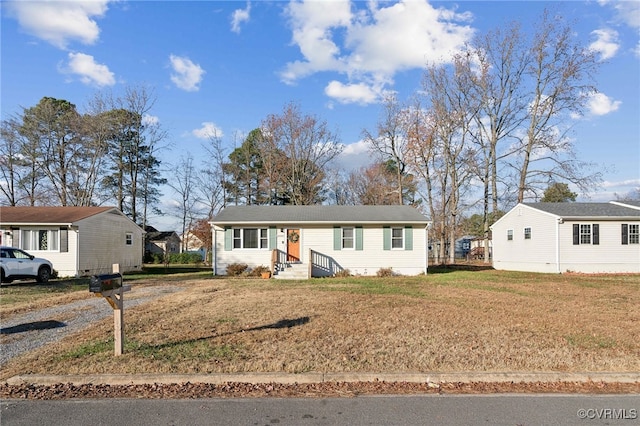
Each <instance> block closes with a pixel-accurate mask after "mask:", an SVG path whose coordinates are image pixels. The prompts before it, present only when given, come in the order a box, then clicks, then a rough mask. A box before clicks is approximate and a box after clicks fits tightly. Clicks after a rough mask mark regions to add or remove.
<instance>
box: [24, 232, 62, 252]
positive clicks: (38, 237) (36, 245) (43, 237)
mask: <svg viewBox="0 0 640 426" xmlns="http://www.w3.org/2000/svg"><path fill="white" fill-rule="evenodd" d="M58 244H59V237H58V230H57V229H23V230H22V242H21V248H22V249H23V250H42V251H58V248H59V247H60V246H59V245H58Z"/></svg>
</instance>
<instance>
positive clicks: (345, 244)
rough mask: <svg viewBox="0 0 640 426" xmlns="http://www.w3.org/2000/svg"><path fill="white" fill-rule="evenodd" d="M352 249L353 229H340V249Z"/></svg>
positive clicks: (353, 245)
mask: <svg viewBox="0 0 640 426" xmlns="http://www.w3.org/2000/svg"><path fill="white" fill-rule="evenodd" d="M354 247H355V244H354V231H353V227H348V228H342V248H343V249H352V248H354Z"/></svg>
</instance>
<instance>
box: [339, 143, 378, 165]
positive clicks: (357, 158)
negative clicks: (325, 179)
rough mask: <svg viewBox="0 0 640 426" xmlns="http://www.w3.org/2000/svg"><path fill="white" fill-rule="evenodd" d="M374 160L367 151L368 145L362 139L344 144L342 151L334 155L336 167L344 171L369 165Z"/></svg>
mask: <svg viewBox="0 0 640 426" xmlns="http://www.w3.org/2000/svg"><path fill="white" fill-rule="evenodd" d="M374 160H375V159H374V157H372V156H371V155H370V153H369V145H368V144H367V143H366V142H365V141H363V140H359V141H358V142H354V143H351V144H348V145H345V146H344V149H343V150H342V152H341V153H340V154H339V155H338V156H337V157H336V163H337V165H338V167H339V168H342V169H344V170H346V171H353V170H357V169H359V168H361V167H366V166H369V165H370V164H371V163H373V161H374Z"/></svg>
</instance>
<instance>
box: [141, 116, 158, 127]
mask: <svg viewBox="0 0 640 426" xmlns="http://www.w3.org/2000/svg"><path fill="white" fill-rule="evenodd" d="M159 123H160V118H158V117H157V116H155V115H150V114H145V115H143V116H142V124H144V125H145V126H156V125H158V124H159Z"/></svg>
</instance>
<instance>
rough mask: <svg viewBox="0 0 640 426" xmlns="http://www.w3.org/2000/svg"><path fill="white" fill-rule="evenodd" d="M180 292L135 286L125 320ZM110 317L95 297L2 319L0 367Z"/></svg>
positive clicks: (106, 305)
mask: <svg viewBox="0 0 640 426" xmlns="http://www.w3.org/2000/svg"><path fill="white" fill-rule="evenodd" d="M183 289H184V288H183V287H176V286H145V287H140V288H135V287H134V288H133V289H132V290H131V291H130V292H127V293H125V297H124V300H125V317H126V312H127V311H126V310H127V308H131V307H134V306H137V305H140V304H142V303H146V302H149V301H152V300H154V299H157V298H159V297H162V296H165V295H167V294H168V293H175V292H179V291H182V290H183ZM112 315H113V309H112V308H111V306H110V305H109V303H108V302H107V301H106V300H105V299H104V298H102V297H94V298H89V299H83V300H76V301H73V302H69V303H65V304H60V305H57V306H52V307H48V308H43V309H36V310H33V311H30V312H27V313H21V314H18V315H15V316H12V315H9V316H7V317H3V318H2V322H1V328H0V343H1V344H2V352H0V367H1V366H3V365H4V364H6V363H7V362H8V361H9V360H11V359H12V358H14V357H16V356H19V355H22V354H23V353H25V352H29V351H32V350H34V349H37V348H39V347H41V346H44V345H47V344H49V343H53V342H56V341H58V340H60V339H62V338H63V337H65V336H67V335H69V334H72V333H75V332H77V331H80V330H82V329H84V328H86V327H88V326H90V325H91V324H93V323H95V322H97V321H100V320H102V319H104V318H107V317H109V316H112Z"/></svg>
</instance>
